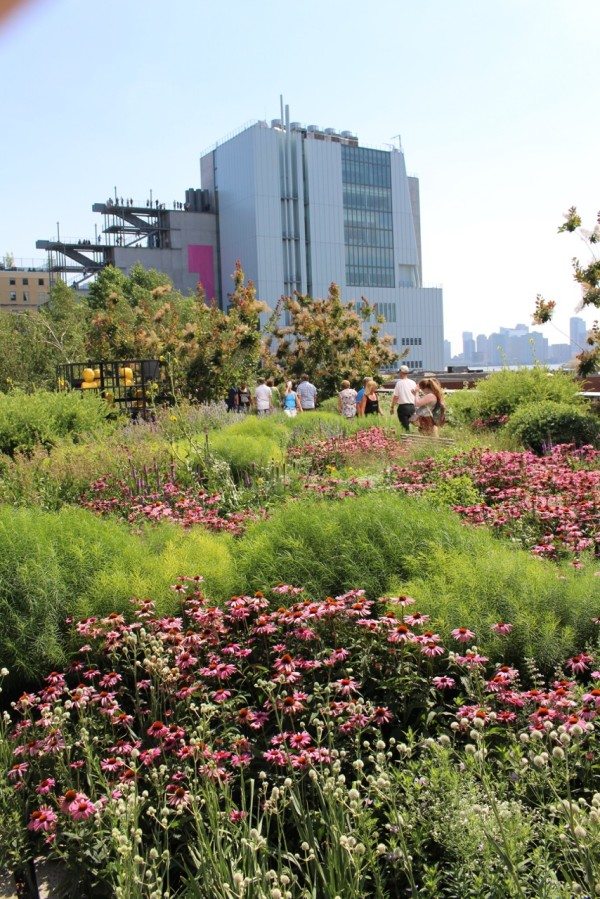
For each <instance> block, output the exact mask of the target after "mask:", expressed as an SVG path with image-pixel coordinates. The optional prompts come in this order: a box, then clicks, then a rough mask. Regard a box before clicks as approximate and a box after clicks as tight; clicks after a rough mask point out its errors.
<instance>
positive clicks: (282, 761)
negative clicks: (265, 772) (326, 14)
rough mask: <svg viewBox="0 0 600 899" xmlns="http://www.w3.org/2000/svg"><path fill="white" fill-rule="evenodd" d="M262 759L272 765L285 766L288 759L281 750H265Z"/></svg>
mask: <svg viewBox="0 0 600 899" xmlns="http://www.w3.org/2000/svg"><path fill="white" fill-rule="evenodd" d="M263 758H264V759H266V761H267V762H271V763H272V764H273V765H287V760H288V757H287V755H286V754H285V752H283V751H282V750H281V749H267V750H266V751H265V752H263Z"/></svg>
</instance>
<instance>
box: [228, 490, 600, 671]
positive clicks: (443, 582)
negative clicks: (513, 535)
mask: <svg viewBox="0 0 600 899" xmlns="http://www.w3.org/2000/svg"><path fill="white" fill-rule="evenodd" d="M239 553H240V555H239V562H238V568H239V573H240V577H241V578H242V579H243V580H244V581H245V584H246V589H247V590H252V589H260V588H264V587H265V586H268V585H272V584H276V583H279V582H282V581H283V582H286V583H291V584H295V585H300V586H305V587H306V588H307V589H308V590H309V591H310V592H311V593H312V594H313V595H315V596H317V597H318V596H325V595H328V594H333V595H335V594H336V593H341V592H343V591H345V590H348V589H350V588H352V587H360V588H363V589H365V590H366V592H367V594H368V595H369V596H370V597H373V598H375V597H378V596H383V595H386V594H388V595H389V594H390V593H398V592H408V593H410V594H411V595H412V596H414V597H415V599H416V600H417V604H418V608H419V609H420V610H421V611H424V612H427V613H428V614H430V615H431V616H432V620H433V622H434V625H435V627H436V629H437V628H439V629H440V630H441V632H442V633H443V634H444V635H445V636H446V637H447V636H448V634H449V632H450V631H451V630H452V629H453V628H455V627H458V626H461V625H464V626H467V627H469V628H471V629H472V630H474V631H475V633H476V635H477V639H478V641H479V643H480V645H481V646H483V647H484V648H485V649H486V650H489V651H491V652H494V654H496V655H497V654H498V653H499V652H501V651H503V652H505V653H506V654H507V655H508V657H510V658H511V659H514V660H515V661H517V660H522V659H523V657H524V656H532V657H535V658H536V659H537V660H538V661H539V662H540V663H541V664H543V665H545V666H548V665H551V664H553V663H555V662H558V661H559V660H560V659H562V658H564V657H565V655H566V654H568V653H569V652H571V651H572V650H574V649H575V648H581V646H582V645H583V644H584V642H585V640H586V639H588V638H591V636H592V634H593V625H592V621H591V619H592V615H593V614H597V609H598V604H599V602H600V579H599V578H597V577H595V576H594V571H593V570H591V569H589V570H583V571H574V570H573V569H572V568H570V567H565V568H560V567H557V566H556V565H555V564H553V563H548V562H545V561H542V560H540V559H536V558H535V557H533V556H531V555H530V554H528V553H527V552H525V551H523V550H519V549H517V548H515V547H512V546H511V545H509V544H507V543H504V542H502V541H500V540H498V539H497V538H495V537H493V536H492V535H491V534H490V533H489V532H488V531H486V530H484V529H475V528H470V527H466V526H465V525H463V524H461V522H460V521H459V519H458V517H457V516H455V515H454V514H453V513H451V512H446V511H443V510H437V509H434V508H431V507H429V506H428V505H427V504H425V503H423V502H422V501H420V500H419V499H418V498H410V497H404V496H397V495H395V494H381V493H378V494H369V495H366V496H361V497H357V498H354V499H349V500H346V501H344V502H342V503H339V504H335V503H331V502H329V503H327V502H322V501H318V500H313V501H310V500H309V501H304V502H298V503H291V504H288V505H287V506H285V507H283V508H281V509H279V510H277V511H276V512H275V514H274V515H273V517H272V518H271V519H270V520H269V521H266V522H264V523H260V524H257V525H255V526H253V527H252V528H251V529H250V530H249V532H248V533H247V535H246V537H245V539H244V540H243V541H242V543H241V544H240V548H239ZM594 609H595V610H596V611H595V612H594ZM501 620H507V621H510V622H511V623H512V624H514V626H515V627H514V631H513V632H512V634H511V635H510V637H508V638H505V639H504V642H502V644H500V643H499V642H498V639H497V638H495V637H494V636H493V635H492V633H491V630H490V628H491V625H492V624H494V623H495V622H497V621H501Z"/></svg>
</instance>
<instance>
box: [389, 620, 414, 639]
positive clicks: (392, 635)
mask: <svg viewBox="0 0 600 899" xmlns="http://www.w3.org/2000/svg"><path fill="white" fill-rule="evenodd" d="M414 639H415V635H414V634H413V632H412V631H411V630H410V628H408V627H407V625H406V624H397V625H396V627H393V628H392V629H391V631H390V632H389V634H388V643H410V642H412V641H414Z"/></svg>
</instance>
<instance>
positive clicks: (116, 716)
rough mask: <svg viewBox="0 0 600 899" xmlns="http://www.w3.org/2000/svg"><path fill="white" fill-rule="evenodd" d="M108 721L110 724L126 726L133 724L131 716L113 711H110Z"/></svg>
mask: <svg viewBox="0 0 600 899" xmlns="http://www.w3.org/2000/svg"><path fill="white" fill-rule="evenodd" d="M110 721H111V724H121V725H125V726H127V725H128V724H133V715H128V714H127V712H121V711H117V710H116V709H113V710H111V715H110Z"/></svg>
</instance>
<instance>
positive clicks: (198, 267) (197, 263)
mask: <svg viewBox="0 0 600 899" xmlns="http://www.w3.org/2000/svg"><path fill="white" fill-rule="evenodd" d="M188 272H193V273H194V274H197V275H198V281H199V282H200V283H201V284H202V287H203V288H204V292H205V294H206V300H207V302H210V301H211V300H214V298H215V268H214V262H213V248H212V247H211V246H202V245H200V244H189V246H188Z"/></svg>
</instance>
